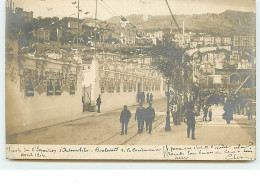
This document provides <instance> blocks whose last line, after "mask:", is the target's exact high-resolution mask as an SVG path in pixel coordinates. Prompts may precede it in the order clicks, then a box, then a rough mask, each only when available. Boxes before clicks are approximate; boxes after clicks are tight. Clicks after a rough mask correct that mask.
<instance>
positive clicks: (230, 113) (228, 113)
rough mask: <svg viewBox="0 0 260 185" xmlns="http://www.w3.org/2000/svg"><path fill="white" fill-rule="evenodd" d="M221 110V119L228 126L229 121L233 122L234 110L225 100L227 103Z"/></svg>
mask: <svg viewBox="0 0 260 185" xmlns="http://www.w3.org/2000/svg"><path fill="white" fill-rule="evenodd" d="M223 110H224V111H225V113H224V114H223V115H222V119H225V120H226V122H227V124H230V121H231V120H233V112H234V108H233V105H232V103H231V101H230V100H227V103H226V104H225V105H224V108H223Z"/></svg>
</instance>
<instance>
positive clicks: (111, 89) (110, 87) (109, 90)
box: [108, 84, 115, 93]
mask: <svg viewBox="0 0 260 185" xmlns="http://www.w3.org/2000/svg"><path fill="white" fill-rule="evenodd" d="M114 91H115V88H114V85H113V84H109V85H108V92H109V93H113V92H114Z"/></svg>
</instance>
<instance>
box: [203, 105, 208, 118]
mask: <svg viewBox="0 0 260 185" xmlns="http://www.w3.org/2000/svg"><path fill="white" fill-rule="evenodd" d="M203 113H204V115H203V121H207V116H208V107H207V105H205V106H204V107H203Z"/></svg>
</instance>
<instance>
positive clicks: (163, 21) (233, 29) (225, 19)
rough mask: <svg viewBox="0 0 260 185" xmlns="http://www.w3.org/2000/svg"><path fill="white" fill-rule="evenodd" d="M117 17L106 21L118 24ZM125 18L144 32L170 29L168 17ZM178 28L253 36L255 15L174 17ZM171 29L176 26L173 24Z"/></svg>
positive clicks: (225, 14) (142, 16)
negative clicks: (183, 24) (183, 25)
mask: <svg viewBox="0 0 260 185" xmlns="http://www.w3.org/2000/svg"><path fill="white" fill-rule="evenodd" d="M118 18H119V17H112V18H111V19H109V20H107V21H108V22H110V23H116V22H118ZM126 18H127V19H128V20H129V21H130V22H131V23H132V24H134V25H135V26H136V27H137V28H138V29H140V30H144V31H157V30H164V29H170V28H171V22H172V18H171V16H170V15H161V16H152V15H148V16H146V17H144V15H129V16H126ZM175 19H176V21H177V22H178V24H179V26H180V27H182V22H183V21H184V22H185V30H187V31H193V32H206V33H215V34H218V35H234V34H255V32H256V15H255V13H252V12H240V11H234V10H227V11H225V12H223V13H220V14H214V13H207V14H194V15H175ZM172 28H173V29H176V26H175V25H174V24H173V26H172Z"/></svg>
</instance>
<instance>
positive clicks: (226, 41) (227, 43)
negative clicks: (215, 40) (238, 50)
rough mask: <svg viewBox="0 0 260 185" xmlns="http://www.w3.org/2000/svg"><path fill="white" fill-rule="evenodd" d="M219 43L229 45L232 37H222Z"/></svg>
mask: <svg viewBox="0 0 260 185" xmlns="http://www.w3.org/2000/svg"><path fill="white" fill-rule="evenodd" d="M221 44H222V45H231V44H232V38H231V37H222V38H221Z"/></svg>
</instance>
